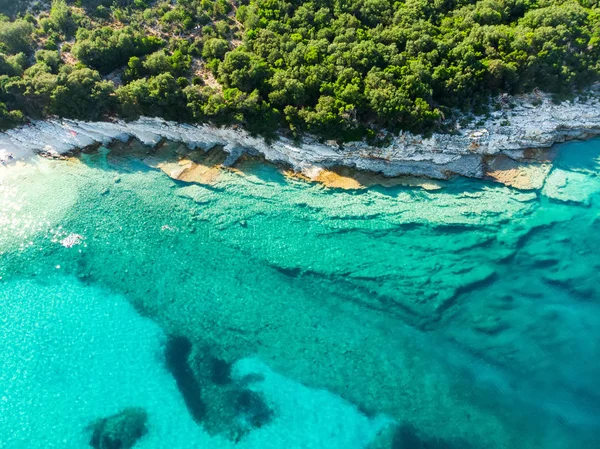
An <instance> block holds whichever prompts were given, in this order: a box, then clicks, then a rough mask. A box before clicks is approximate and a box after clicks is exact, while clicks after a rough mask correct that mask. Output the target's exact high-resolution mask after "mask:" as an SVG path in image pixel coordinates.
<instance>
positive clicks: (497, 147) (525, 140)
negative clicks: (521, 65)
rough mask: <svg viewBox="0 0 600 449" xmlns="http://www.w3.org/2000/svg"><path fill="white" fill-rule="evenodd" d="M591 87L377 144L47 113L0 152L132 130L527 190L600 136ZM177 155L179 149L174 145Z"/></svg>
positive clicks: (374, 170) (321, 170) (511, 101)
mask: <svg viewBox="0 0 600 449" xmlns="http://www.w3.org/2000/svg"><path fill="white" fill-rule="evenodd" d="M599 94H600V86H599V85H595V86H594V87H592V88H591V89H590V91H589V94H588V95H587V97H586V98H585V99H582V98H575V99H574V100H572V101H564V102H562V103H560V104H554V103H553V102H552V101H551V98H550V96H549V95H547V94H542V93H532V94H527V95H521V96H518V97H511V98H509V97H503V98H501V99H500V101H499V104H501V105H502V107H501V108H500V109H499V110H498V111H495V112H492V113H490V114H489V115H488V116H487V118H486V117H475V118H474V119H473V120H471V124H470V125H468V126H466V127H464V128H461V129H457V130H456V132H455V133H453V134H447V133H434V134H433V135H432V136H431V137H428V138H425V137H423V136H419V135H413V134H411V133H402V134H400V135H397V136H393V137H392V138H391V141H390V143H389V144H388V145H387V146H385V147H373V146H369V145H368V144H366V143H364V142H349V143H345V144H343V145H337V144H336V143H334V142H327V143H320V142H318V140H317V139H316V138H314V137H310V136H307V137H304V138H303V140H302V141H301V142H300V143H296V142H294V141H292V140H290V139H288V138H285V137H280V138H279V139H278V140H276V141H274V142H271V143H267V142H266V141H265V140H264V139H263V138H261V137H254V136H251V135H250V134H249V133H247V132H246V131H243V130H239V129H234V128H231V127H226V128H217V127H214V126H211V125H189V124H179V123H175V122H169V121H165V120H163V119H159V118H148V117H142V118H140V119H138V120H136V121H133V122H125V121H122V120H116V121H112V122H108V121H106V122H83V121H77V120H69V119H62V120H61V119H48V120H40V121H32V122H31V123H30V124H28V125H24V126H21V127H19V128H15V129H11V130H8V131H6V132H3V133H1V134H0V159H2V160H3V163H4V164H10V163H12V162H17V161H23V160H27V159H28V158H30V157H31V156H32V155H34V154H40V155H42V156H46V157H57V158H60V157H65V156H71V155H74V154H76V153H77V152H79V151H84V152H85V151H90V150H93V149H95V148H97V147H99V146H107V147H110V146H111V145H118V144H123V143H127V142H129V141H131V140H132V139H133V140H137V141H139V142H140V143H141V144H142V145H143V146H144V147H145V148H146V149H147V150H148V151H149V152H150V153H151V152H152V151H154V150H157V149H159V148H160V147H161V146H162V145H163V144H164V143H165V142H175V143H180V144H183V145H184V146H185V147H186V148H187V149H188V150H189V151H190V152H193V151H197V150H201V151H202V152H205V153H206V152H208V151H209V150H211V149H213V148H215V147H222V149H223V151H224V152H225V153H226V157H224V158H223V159H224V160H222V161H221V162H222V165H223V166H225V167H232V166H234V164H235V163H236V162H237V161H238V160H239V159H240V158H242V156H244V157H255V158H261V159H264V160H266V161H267V162H270V163H274V164H277V165H279V166H282V167H283V168H285V169H286V171H287V173H292V174H295V175H298V177H300V178H302V179H306V180H312V181H317V182H323V183H324V184H325V185H329V186H331V187H341V188H344V187H345V188H359V187H361V186H362V184H361V183H360V182H358V181H357V182H345V178H347V179H352V178H353V172H356V173H362V174H363V176H362V177H363V179H364V178H365V176H364V175H366V174H376V175H379V176H381V177H382V178H398V177H411V178H414V177H418V178H429V179H433V180H443V179H449V178H451V177H453V176H457V175H458V176H465V177H470V178H479V179H490V180H493V181H497V182H500V183H503V184H506V185H510V186H513V187H516V188H520V189H524V190H530V189H539V188H541V187H542V186H543V183H544V179H545V178H546V176H548V174H549V173H550V171H551V168H552V159H553V151H551V147H552V146H553V145H554V144H557V143H562V142H565V141H567V140H576V139H586V138H590V137H594V136H597V135H600V96H599ZM9 155H10V156H12V157H11V158H10V159H9V157H8V156H9ZM180 158H181V159H183V158H184V156H183V155H181V152H180ZM188 168H189V167H188ZM340 171H341V172H342V174H341V175H340V174H339V173H340ZM174 177H175V178H177V179H178V177H177V175H175V176H174ZM340 177H341V178H342V180H341V181H340ZM411 182H414V181H411Z"/></svg>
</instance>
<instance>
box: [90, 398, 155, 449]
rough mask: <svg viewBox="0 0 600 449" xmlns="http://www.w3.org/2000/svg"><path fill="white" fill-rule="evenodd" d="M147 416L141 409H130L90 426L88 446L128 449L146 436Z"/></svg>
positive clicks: (97, 448)
mask: <svg viewBox="0 0 600 449" xmlns="http://www.w3.org/2000/svg"><path fill="white" fill-rule="evenodd" d="M147 420H148V415H147V413H146V411H145V410H144V409H143V408H139V407H130V408H126V409H124V410H122V411H121V412H119V413H117V414H116V415H112V416H109V417H107V418H103V419H100V420H98V421H96V422H95V423H94V424H92V425H91V426H90V427H91V428H92V437H91V439H90V446H92V447H93V448H95V449H130V448H132V447H133V446H134V445H135V444H136V442H137V441H138V440H139V439H140V438H141V437H142V436H144V435H145V434H146V432H147V431H148V430H147V427H146V421H147Z"/></svg>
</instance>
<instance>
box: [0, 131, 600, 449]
mask: <svg viewBox="0 0 600 449" xmlns="http://www.w3.org/2000/svg"><path fill="white" fill-rule="evenodd" d="M599 169H600V142H599V141H597V140H596V141H589V142H583V143H570V144H567V145H564V146H562V148H561V151H560V156H559V159H558V160H557V162H556V165H555V167H554V168H553V170H552V172H551V173H550V175H549V177H548V179H547V180H546V184H545V186H544V188H543V189H542V190H541V191H533V192H523V191H517V190H514V189H511V188H508V187H503V186H499V185H496V184H490V183H487V182H483V181H475V180H465V179H459V180H454V181H451V182H448V183H445V184H444V187H443V188H442V189H441V190H437V191H426V190H422V189H418V188H405V187H395V188H383V187H381V188H370V189H368V190H362V191H337V190H331V189H327V188H324V187H322V186H319V185H314V184H307V183H304V182H301V181H294V180H290V179H287V178H285V177H283V176H282V175H281V174H280V172H279V171H278V170H277V169H276V168H274V167H271V166H268V165H261V164H259V163H256V164H255V165H254V166H252V167H249V168H247V170H245V172H244V173H239V172H235V171H226V170H224V171H223V172H222V174H221V175H220V177H219V180H218V182H217V183H216V184H215V185H213V186H202V185H197V184H186V183H180V182H177V181H173V180H172V179H170V178H168V177H167V176H166V175H164V174H163V173H161V172H159V171H155V170H152V169H149V168H147V167H146V166H145V165H144V164H143V163H142V162H141V161H139V160H137V159H136V158H134V157H127V156H125V155H122V154H119V155H118V154H113V153H110V152H108V151H104V150H102V151H100V152H99V153H98V154H91V155H82V157H81V159H80V160H79V161H68V162H65V161H43V160H42V161H39V162H38V164H37V165H35V166H28V167H21V168H12V169H10V170H6V171H4V172H3V173H2V175H1V176H2V180H1V184H0V225H1V226H2V235H1V236H0V276H1V279H0V355H1V357H2V360H3V363H2V367H1V368H0V448H25V447H27V448H33V447H40V448H42V447H43V448H48V447H61V448H63V447H69V448H70V447H73V448H84V447H90V446H89V440H90V435H89V433H90V430H89V429H88V428H87V426H88V424H90V423H91V422H93V421H94V420H96V419H99V418H102V417H106V416H109V415H111V414H114V413H117V412H119V410H122V409H123V408H125V407H131V406H134V407H143V408H144V409H145V410H147V412H148V416H149V418H148V419H149V422H148V432H147V434H146V435H145V436H144V437H142V439H141V440H140V441H139V442H138V443H137V444H136V447H140V448H141V447H146V448H160V447H172V448H188V447H189V448H194V447H206V448H209V447H210V448H225V447H233V446H236V447H261V448H262V447H265V448H266V447H290V448H352V447H356V448H363V447H365V448H366V447H373V448H376V447H389V448H392V447H393V448H396V449H398V448H403V447H411V449H412V448H413V447H444V448H445V447H450V448H454V447H456V448H459V447H460V448H469V447H473V448H588V447H589V448H590V449H594V448H597V447H600V446H598V445H597V439H596V436H597V433H598V430H599V427H600V393H599V392H598V387H597V385H598V379H600V358H599V356H600V305H599V303H598V300H599V299H600V274H599V273H600V254H599V250H600V245H599V244H598V242H599V239H598V234H599V232H600V193H599V192H600V177H599V176H598V174H599ZM173 336H180V337H184V338H185V339H187V340H189V341H190V342H191V343H192V345H193V349H192V355H191V356H190V357H191V359H190V360H192V359H193V360H204V358H205V357H209V358H210V359H211V360H213V359H214V360H221V361H224V363H227V364H231V367H232V368H231V369H232V373H231V380H230V381H231V382H233V383H235V384H236V385H242V384H243V385H244V387H243V388H249V389H251V390H252V391H255V392H257V393H260V395H261V398H263V399H262V400H264V401H265V404H267V406H268V407H269V410H271V412H272V413H271V415H269V416H270V418H269V420H268V422H266V423H265V424H264V425H260V426H258V425H254V426H250V430H248V431H247V432H245V433H243V435H242V434H240V435H241V436H240V435H238V434H237V433H235V432H238V430H235V429H238V427H236V426H238V424H239V423H238V424H236V422H237V421H239V419H240V418H239V416H237V415H235V413H234V415H235V416H234V415H232V414H231V413H233V412H231V413H230V412H224V411H223V410H229V408H228V407H230V406H231V404H229V403H228V402H227V401H229V399H228V397H229V396H228V395H229V394H230V392H229V390H227V388H230V387H226V388H225V387H223V388H222V387H221V386H219V384H218V382H217V383H215V384H214V385H213V384H212V383H211V381H210V379H209V380H206V379H208V377H210V376H208V377H206V379H205V377H203V374H202V370H203V369H204V368H203V367H204V365H202V364H201V363H200V362H198V363H199V364H198V365H197V366H196V365H194V366H196V368H195V369H196V371H197V372H196V377H197V378H198V379H200V381H199V382H200V385H201V387H200V390H201V396H202V399H201V400H202V402H203V404H204V406H205V407H206V408H207V410H208V411H207V412H206V417H205V418H202V419H200V420H198V419H196V420H194V419H193V416H191V415H190V412H189V410H188V409H189V403H186V398H185V397H184V396H185V394H183V395H182V391H181V388H178V384H177V382H176V379H175V378H174V376H173V373H172V372H170V371H169V369H168V366H167V365H168V364H167V363H166V361H165V348H166V347H167V346H168V344H167V343H166V342H167V341H168V339H169V338H172V337H173ZM198 373H199V374H198ZM249 378H251V379H253V380H252V381H248V379H249ZM231 388H233V387H231ZM235 388H238V387H235ZM187 400H188V401H189V398H187ZM199 400H200V399H199ZM186 404H187V405H188V407H186ZM216 404H218V405H216ZM231 407H233V406H231ZM233 409H235V407H233ZM236 420H237V421H236ZM390 422H392V423H397V424H398V425H403V426H410V428H411V429H414V433H415V435H414V438H413V440H411V438H409V437H406V438H403V437H402V436H398V435H400V434H399V433H396V435H395V436H394V435H393V432H392V436H391V437H387V436H386V431H385V430H382V429H384V428H385V426H386V424H388V423H390ZM232 428H235V429H234V430H232ZM234 433H235V435H238V436H235V437H232V435H233V434H234ZM388 433H389V432H388ZM411 441H412V442H411ZM419 444H420V445H421V446H418V445H419Z"/></svg>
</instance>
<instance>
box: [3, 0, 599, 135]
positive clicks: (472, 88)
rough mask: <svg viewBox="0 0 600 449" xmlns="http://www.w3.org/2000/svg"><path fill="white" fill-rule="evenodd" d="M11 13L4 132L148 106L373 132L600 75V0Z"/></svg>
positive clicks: (202, 1)
mask: <svg viewBox="0 0 600 449" xmlns="http://www.w3.org/2000/svg"><path fill="white" fill-rule="evenodd" d="M0 12H2V13H4V16H2V17H1V20H0V127H1V128H2V129H7V128H10V127H12V126H15V125H18V124H20V123H22V122H23V121H24V120H25V118H26V117H28V118H43V117H46V116H56V115H57V116H61V117H68V118H75V119H84V120H101V119H105V118H109V117H121V118H125V119H135V118H137V117H139V116H141V115H146V116H156V117H163V118H166V119H169V120H176V121H180V122H189V123H198V122H210V123H213V124H216V125H239V126H242V127H244V128H245V129H247V130H248V131H250V132H251V133H253V134H261V135H264V136H267V137H269V136H274V135H276V134H277V133H283V134H286V135H291V136H295V137H297V136H300V135H302V134H303V133H307V132H308V133H311V134H314V135H317V136H320V137H322V138H323V139H336V140H338V141H349V140H360V139H365V138H366V139H367V140H369V141H372V142H375V141H376V140H377V137H376V136H377V135H378V134H379V131H380V130H382V129H386V130H388V131H391V132H398V131H400V130H408V131H412V132H418V133H429V132H431V131H434V130H437V131H440V130H445V131H449V130H450V129H449V128H450V125H448V123H450V121H449V120H448V119H449V118H451V117H452V116H453V114H454V111H457V110H458V111H462V112H463V113H470V112H476V113H482V112H485V111H486V110H489V108H490V107H493V104H492V103H491V102H490V98H493V97H494V96H495V95H497V94H499V93H510V94H515V93H520V92H527V91H531V90H533V89H535V88H540V89H542V90H544V91H548V92H552V93H554V94H555V95H556V96H557V98H561V97H564V96H566V95H569V94H571V93H573V92H576V91H578V90H581V89H584V88H585V87H586V86H589V85H590V84H591V83H594V82H596V81H598V79H599V74H600V1H599V0H479V1H475V0H405V1H393V0H311V1H300V0H289V1H286V0H173V1H169V0H165V1H156V2H151V1H149V0H77V1H75V2H66V1H65V0H53V1H52V4H51V5H50V4H48V5H44V4H42V3H39V2H35V3H31V2H25V1H22V0H18V1H15V0H0ZM454 115H455V114H454Z"/></svg>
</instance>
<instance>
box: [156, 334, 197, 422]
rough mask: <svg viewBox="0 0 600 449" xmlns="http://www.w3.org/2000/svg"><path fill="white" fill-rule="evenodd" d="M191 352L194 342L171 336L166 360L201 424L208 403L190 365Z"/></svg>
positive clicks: (185, 399)
mask: <svg viewBox="0 0 600 449" xmlns="http://www.w3.org/2000/svg"><path fill="white" fill-rule="evenodd" d="M191 352H192V343H191V342H190V341H189V340H188V339H187V338H185V337H171V338H169V340H168V342H167V346H166V348H165V361H166V364H167V368H168V370H169V371H170V372H171V374H172V375H173V377H174V378H175V382H176V383H177V388H178V389H179V391H180V392H181V395H182V396H183V400H184V401H185V405H186V407H187V409H188V411H189V412H190V415H191V416H192V418H193V419H194V421H196V422H197V423H199V424H200V423H201V422H202V420H203V419H204V417H205V415H206V405H205V404H204V402H203V401H202V387H201V386H200V383H199V382H198V380H197V379H196V376H194V372H193V371H192V368H191V366H190V362H189V357H190V353H191Z"/></svg>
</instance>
